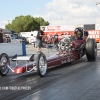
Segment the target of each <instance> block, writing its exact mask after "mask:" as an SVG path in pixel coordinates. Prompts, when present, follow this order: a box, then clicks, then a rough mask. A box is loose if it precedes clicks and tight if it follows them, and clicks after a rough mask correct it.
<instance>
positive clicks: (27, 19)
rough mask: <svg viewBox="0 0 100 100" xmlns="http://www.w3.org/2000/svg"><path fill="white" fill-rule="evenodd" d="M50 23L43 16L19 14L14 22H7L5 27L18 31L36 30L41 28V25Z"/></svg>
mask: <svg viewBox="0 0 100 100" xmlns="http://www.w3.org/2000/svg"><path fill="white" fill-rule="evenodd" d="M47 25H49V22H48V21H45V20H44V19H43V18H42V17H38V18H37V17H36V18H34V17H32V16H30V15H27V16H23V15H21V16H17V17H15V19H14V20H13V21H12V23H11V24H10V23H9V24H7V25H6V26H5V27H6V28H7V29H10V30H13V31H15V32H17V33H19V32H30V31H34V30H39V29H40V26H47Z"/></svg>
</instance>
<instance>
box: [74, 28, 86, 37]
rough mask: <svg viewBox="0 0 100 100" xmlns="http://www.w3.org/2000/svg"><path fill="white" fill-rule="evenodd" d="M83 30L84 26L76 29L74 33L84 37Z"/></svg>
mask: <svg viewBox="0 0 100 100" xmlns="http://www.w3.org/2000/svg"><path fill="white" fill-rule="evenodd" d="M83 31H84V30H83V28H81V27H78V28H76V29H75V30H74V34H76V36H77V37H80V38H82V37H83Z"/></svg>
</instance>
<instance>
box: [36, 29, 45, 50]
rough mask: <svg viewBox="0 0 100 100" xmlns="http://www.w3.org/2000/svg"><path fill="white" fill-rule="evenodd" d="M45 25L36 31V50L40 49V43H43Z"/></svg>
mask: <svg viewBox="0 0 100 100" xmlns="http://www.w3.org/2000/svg"><path fill="white" fill-rule="evenodd" d="M44 31H45V27H42V28H41V30H39V31H38V33H37V36H36V41H37V52H40V51H41V47H42V43H43V41H42V40H43V36H44Z"/></svg>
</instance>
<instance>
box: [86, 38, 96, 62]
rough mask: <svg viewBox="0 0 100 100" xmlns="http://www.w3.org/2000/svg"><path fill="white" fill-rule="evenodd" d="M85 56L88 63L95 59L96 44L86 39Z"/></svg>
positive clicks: (93, 40) (92, 40)
mask: <svg viewBox="0 0 100 100" xmlns="http://www.w3.org/2000/svg"><path fill="white" fill-rule="evenodd" d="M86 56H87V59H88V61H91V60H96V57H97V43H96V41H95V39H88V40H87V42H86Z"/></svg>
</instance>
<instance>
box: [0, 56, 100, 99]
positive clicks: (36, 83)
mask: <svg viewBox="0 0 100 100" xmlns="http://www.w3.org/2000/svg"><path fill="white" fill-rule="evenodd" d="M99 60H100V58H99V57H98V58H97V61H96V62H87V60H86V58H85V57H84V58H82V59H81V60H79V61H76V62H73V63H71V64H65V65H62V66H59V67H56V68H51V69H49V70H48V72H47V75H46V76H45V77H43V78H40V77H39V76H38V75H37V73H28V74H20V75H15V74H13V73H10V74H8V75H7V76H6V77H0V86H1V87H2V86H4V87H6V86H7V87H10V86H29V90H0V100H1V99H3V100H20V99H23V98H24V99H26V100H27V96H29V95H31V94H35V93H37V92H39V91H42V90H45V89H48V91H49V89H50V91H51V86H52V85H54V84H56V83H58V82H61V81H62V80H65V79H66V78H67V80H68V81H67V83H69V82H70V81H71V80H73V79H74V78H77V77H78V76H80V75H81V74H84V73H86V72H87V71H89V70H92V69H93V68H94V66H93V65H97V66H99ZM63 84H64V83H63ZM65 84H66V83H65ZM58 90H59V89H58ZM55 92H57V91H52V92H50V94H49V95H52V93H55ZM43 94H44V93H43ZM37 96H38V95H37ZM42 96H43V99H41V98H40V99H39V100H47V99H44V98H45V97H46V94H44V95H42ZM25 97H26V98H25ZM36 98H37V97H36ZM36 98H35V97H34V98H33V99H30V100H36ZM46 98H47V97H46Z"/></svg>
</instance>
